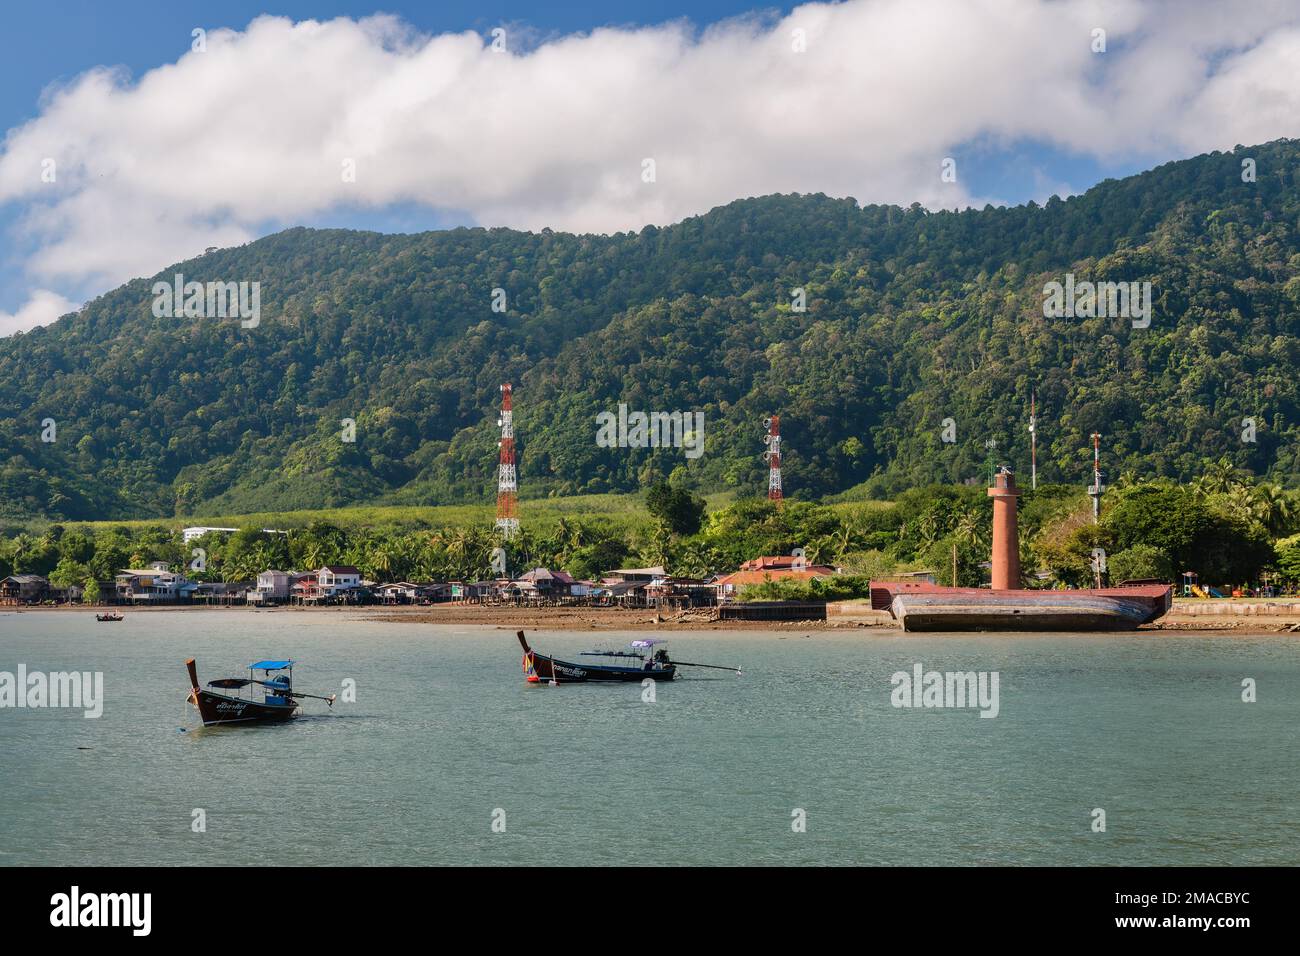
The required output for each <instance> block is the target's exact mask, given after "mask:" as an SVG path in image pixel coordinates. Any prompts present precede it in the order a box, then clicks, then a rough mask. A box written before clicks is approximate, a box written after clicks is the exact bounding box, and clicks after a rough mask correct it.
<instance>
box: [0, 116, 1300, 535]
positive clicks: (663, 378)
mask: <svg viewBox="0 0 1300 956" xmlns="http://www.w3.org/2000/svg"><path fill="white" fill-rule="evenodd" d="M1245 156H1250V157H1252V158H1253V159H1255V160H1256V163H1257V168H1258V179H1257V181H1255V182H1250V183H1245V182H1243V181H1242V179H1241V175H1240V171H1241V160H1242V158H1243V157H1245ZM178 272H179V273H182V274H183V275H184V276H185V278H186V279H187V280H190V281H199V282H206V281H218V280H220V281H257V282H260V283H261V298H262V310H263V314H262V317H261V321H260V324H259V325H258V326H257V327H256V328H253V329H244V328H241V327H240V325H239V323H238V322H235V321H229V320H219V319H158V318H155V317H154V316H153V314H152V311H151V304H152V285H153V282H154V281H155V280H157V279H162V280H166V281H170V279H171V278H172V276H173V275H174V274H175V273H178ZM1067 273H1072V274H1074V275H1076V276H1077V277H1078V278H1079V279H1080V280H1089V281H1105V280H1112V281H1125V282H1148V281H1149V282H1150V283H1151V284H1152V290H1153V291H1152V295H1153V315H1152V321H1151V324H1150V327H1149V328H1134V327H1133V325H1132V323H1131V322H1130V321H1129V320H1127V319H1123V318H1072V317H1064V318H1045V317H1044V315H1043V307H1042V306H1043V289H1044V286H1045V284H1046V283H1048V282H1052V281H1061V280H1062V278H1063V277H1064V276H1065V275H1066V274H1067ZM495 289H500V290H503V291H504V294H505V303H506V310H505V311H504V312H494V311H493V310H492V303H493V301H494V297H493V290H495ZM796 289H802V290H804V295H805V297H806V310H805V311H795V309H794V307H793V304H792V303H793V299H792V295H793V292H794V290H796ZM1297 333H1300V144H1297V143H1296V142H1294V141H1277V142H1274V143H1271V144H1268V145H1264V146H1258V147H1251V148H1249V149H1247V148H1244V147H1241V148H1238V149H1237V150H1235V151H1233V152H1231V153H1213V154H1209V155H1206V156H1201V157H1198V158H1195V159H1191V160H1187V161H1183V162H1177V163H1169V164H1166V165H1164V166H1161V167H1159V168H1157V169H1154V170H1151V171H1150V172H1147V173H1144V174H1142V175H1139V176H1133V177H1130V178H1127V179H1123V180H1118V181H1107V182H1104V183H1101V184H1100V185H1098V186H1096V187H1094V188H1093V189H1090V190H1089V191H1088V192H1087V193H1085V194H1083V195H1080V196H1073V197H1070V198H1069V199H1067V200H1060V199H1057V198H1053V199H1052V200H1051V201H1049V202H1048V203H1047V204H1046V205H1045V206H1038V205H1036V204H1034V203H1030V204H1028V205H1026V206H1019V207H1014V208H993V207H986V208H984V209H982V210H967V211H963V212H936V213H929V212H927V211H925V210H924V209H922V208H921V207H919V206H913V207H911V208H909V209H901V208H898V207H893V206H866V207H860V206H859V205H858V204H857V203H856V202H855V201H853V200H852V199H831V198H827V197H825V196H821V195H812V196H768V197H763V198H758V199H746V200H741V201H738V202H734V203H732V204H730V205H727V206H724V207H720V208H717V209H714V210H713V211H711V212H709V213H708V214H706V215H703V216H698V217H695V218H692V219H688V220H686V221H684V222H681V223H678V224H676V225H673V226H670V227H666V228H662V229H657V228H654V227H647V228H646V229H644V230H642V231H640V232H639V233H621V234H617V235H609V236H597V235H567V234H562V233H555V232H552V231H550V230H543V231H542V232H540V233H521V232H517V231H513V230H508V229H456V230H451V231H445V232H430V233H423V234H419V235H379V234H374V233H363V232H353V231H344V230H310V229H292V230H289V231H287V232H283V233H280V234H277V235H274V236H270V237H268V238H265V239H262V240H259V241H257V242H253V243H250V244H248V245H245V246H242V247H239V248H232V249H224V250H218V251H215V252H212V253H210V254H208V255H205V256H202V257H200V258H197V259H194V260H191V261H188V262H183V263H180V264H178V265H176V266H174V267H172V268H169V269H167V270H165V271H164V272H163V273H161V274H160V276H158V277H154V278H151V279H140V280H136V281H133V282H130V283H128V284H126V285H124V286H122V287H121V288H119V289H116V290H114V291H112V292H110V293H108V294H106V295H104V296H101V297H100V298H98V299H96V300H94V301H93V302H91V303H89V304H88V305H87V306H85V307H84V308H83V309H82V310H81V311H79V312H77V313H75V314H73V315H69V316H65V317H64V318H63V319H61V320H60V321H59V322H57V323H55V324H54V325H52V326H49V327H46V328H42V329H36V330H34V331H32V332H29V333H27V334H23V335H17V336H13V337H10V338H7V339H3V340H0V509H2V510H0V514H4V515H10V516H33V515H34V516H44V517H48V518H52V519H73V518H101V519H102V518H117V517H122V518H125V517H159V516H166V515H174V514H175V515H180V514H196V513H205V512H206V513H248V512H251V511H257V510H277V509H291V508H303V507H309V508H317V507H332V506H336V505H340V504H344V503H355V502H379V501H382V502H391V503H396V504H411V503H420V504H426V503H427V504H438V503H446V502H457V501H482V500H486V499H487V498H488V497H490V496H491V495H492V493H493V491H494V488H495V482H494V477H495V468H496V441H497V431H496V425H495V419H496V407H497V403H498V401H499V394H500V393H499V391H498V387H499V385H500V383H502V382H505V381H510V382H512V383H513V384H514V386H515V392H514V396H515V408H516V412H515V423H516V434H517V443H518V447H519V474H520V487H521V494H522V495H524V496H525V497H528V496H543V495H552V494H554V495H569V494H577V493H599V492H604V491H618V490H623V491H628V490H634V489H637V488H642V487H646V486H648V485H649V484H650V483H651V482H652V481H654V480H655V479H656V478H661V477H665V476H667V475H669V474H670V473H672V472H674V471H675V470H677V469H680V468H684V469H685V470H686V472H687V473H688V475H689V478H690V481H691V483H692V484H693V486H694V487H695V488H697V489H699V490H701V491H712V490H719V489H734V490H736V491H737V492H739V493H741V494H742V495H749V494H758V493H761V491H762V489H763V488H764V487H765V481H764V478H765V471H764V467H765V466H764V463H763V461H762V460H761V458H760V453H761V451H762V450H763V446H762V443H761V438H762V431H763V429H762V421H763V418H764V417H765V416H766V415H769V414H772V413H777V412H779V413H780V415H781V420H782V430H783V435H784V440H785V444H784V447H783V451H784V467H785V483H786V489H787V494H788V495H792V496H794V497H800V496H803V497H809V498H813V497H819V496H822V495H826V494H829V493H834V492H838V491H844V490H846V489H853V490H852V491H851V494H853V495H857V496H859V497H892V496H894V495H895V494H897V493H898V492H900V491H903V490H905V489H908V488H914V487H920V486H924V485H927V484H931V483H933V482H944V483H955V482H960V481H964V480H967V479H972V478H973V479H980V478H982V477H983V476H984V475H985V474H986V467H987V459H988V458H989V457H990V451H989V449H988V446H987V444H986V443H987V442H989V441H992V442H995V443H996V452H995V453H994V454H996V456H997V457H999V458H1002V459H1005V460H1007V461H1010V462H1012V463H1013V464H1017V465H1020V466H1021V470H1022V472H1023V465H1024V463H1025V462H1026V461H1027V459H1028V447H1027V445H1028V437H1029V436H1028V433H1027V431H1026V428H1025V422H1026V417H1027V411H1028V406H1029V399H1030V393H1031V390H1032V391H1036V393H1037V399H1038V412H1039V417H1038V421H1039V432H1038V434H1039V471H1040V476H1041V477H1042V478H1043V479H1044V480H1046V481H1055V482H1065V483H1068V484H1070V485H1072V486H1075V487H1077V486H1078V485H1080V484H1083V483H1086V481H1087V472H1088V467H1089V456H1090V451H1089V440H1088V435H1089V434H1090V433H1091V432H1092V431H1094V430H1100V431H1101V432H1102V433H1103V435H1104V442H1105V453H1106V460H1107V462H1108V463H1109V468H1108V471H1110V472H1111V473H1112V474H1113V476H1115V477H1118V476H1119V475H1121V474H1132V475H1134V476H1138V477H1159V476H1165V477H1171V478H1176V479H1181V480H1189V479H1191V478H1192V477H1194V476H1196V475H1198V474H1200V472H1201V470H1202V465H1203V463H1204V462H1205V461H1207V460H1219V459H1221V458H1223V457H1224V456H1227V459H1228V461H1229V465H1230V467H1232V468H1238V469H1245V470H1247V471H1249V472H1251V473H1253V474H1255V475H1259V476H1265V475H1266V476H1268V477H1270V478H1271V479H1273V480H1275V481H1279V482H1282V483H1283V484H1285V485H1288V486H1289V485H1294V484H1295V483H1296V479H1297V477H1298V476H1300V401H1298V399H1297V394H1298V393H1297V388H1298V386H1297V382H1296V378H1295V374H1294V370H1295V368H1296V366H1297V364H1298V363H1300V338H1298V336H1297ZM619 403H625V404H626V405H627V406H628V408H629V409H632V410H643V411H645V412H654V411H660V412H674V411H699V412H701V413H703V415H704V422H705V426H704V440H705V451H704V454H703V455H702V456H701V457H698V458H687V457H686V455H685V453H684V451H683V449H681V448H651V447H646V448H638V447H601V446H600V445H598V444H597V443H596V441H595V434H596V428H597V426H596V418H595V416H596V415H597V414H598V413H600V412H602V411H613V410H615V409H616V408H617V406H618V404H619ZM47 419H50V420H53V422H54V425H55V433H54V434H53V436H52V437H54V440H53V441H43V440H42V436H43V434H48V431H47V428H46V426H45V425H44V424H43V423H44V422H45V421H46V420H47ZM344 419H351V420H353V421H354V422H355V426H356V432H355V441H344V440H343V439H342V437H341V436H342V434H343V427H344V426H343V420H344ZM946 419H951V420H952V425H953V431H952V432H950V434H951V437H953V438H954V439H955V440H953V441H945V440H944V432H945V426H944V422H945V420H946ZM1247 420H1249V423H1247ZM948 533H952V532H951V531H946V532H945V534H948ZM951 543H952V542H949V544H950V545H951ZM949 550H951V547H950V548H949Z"/></svg>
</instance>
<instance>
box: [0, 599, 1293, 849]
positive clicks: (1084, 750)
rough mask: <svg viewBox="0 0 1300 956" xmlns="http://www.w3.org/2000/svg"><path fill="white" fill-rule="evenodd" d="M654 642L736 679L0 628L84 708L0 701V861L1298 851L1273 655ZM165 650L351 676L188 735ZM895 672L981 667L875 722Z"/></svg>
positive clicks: (381, 644) (269, 628)
mask: <svg viewBox="0 0 1300 956" xmlns="http://www.w3.org/2000/svg"><path fill="white" fill-rule="evenodd" d="M634 636H636V635H634V634H631V633H625V634H604V633H602V634H574V633H564V632H540V631H539V632H536V633H535V634H533V635H532V640H533V644H534V646H536V647H538V648H540V649H542V650H543V651H547V652H554V653H557V654H560V655H565V654H574V653H576V652H577V651H580V650H584V649H588V648H589V647H591V646H593V645H602V646H608V645H612V644H617V643H621V642H625V641H626V640H630V639H631V638H632V637H634ZM642 636H644V635H642ZM668 636H669V637H671V638H673V640H672V643H671V645H670V646H671V648H672V649H673V651H674V652H675V654H676V655H677V656H678V657H680V658H682V659H685V660H696V661H705V662H720V663H733V662H740V663H743V664H744V665H745V666H744V675H743V676H742V677H739V678H737V677H736V676H735V675H733V674H729V673H726V672H719V671H712V672H710V671H697V672H694V673H692V674H690V675H689V677H690V679H682V680H678V681H676V682H673V683H671V684H664V685H660V686H658V687H657V700H656V701H655V702H654V703H646V702H643V700H642V689H641V687H640V685H631V686H618V687H614V686H568V687H559V688H550V687H545V686H540V687H538V686H528V685H526V684H525V683H524V681H523V679H522V674H521V672H520V668H519V658H520V652H519V648H518V645H517V643H516V642H515V638H514V636H513V633H511V632H510V631H505V630H496V629H491V628H483V627H432V626H424V625H414V624H383V623H377V622H368V621H358V620H356V619H355V618H354V615H352V614H349V613H346V612H341V613H339V614H338V615H337V616H336V617H335V616H329V615H321V614H302V613H287V612H272V613H258V614H254V613H248V612H242V611H229V612H222V611H212V612H197V613H196V612H176V613H148V614H141V613H137V614H131V613H130V612H128V613H127V619H126V621H125V622H123V623H121V624H96V623H95V621H94V620H93V616H92V615H91V614H80V613H77V614H65V613H55V614H50V613H23V614H17V613H0V671H11V672H12V671H15V670H16V669H17V665H18V664H19V663H22V664H25V665H26V666H27V668H28V669H29V671H30V670H41V671H59V670H71V669H77V670H92V671H95V670H99V671H103V672H104V680H105V685H106V686H105V697H106V703H105V709H104V715H103V717H102V718H100V719H98V720H88V719H85V718H83V717H82V716H81V714H80V712H71V711H56V710H39V711H38V710H28V709H24V710H10V709H6V710H0V781H2V782H3V785H2V786H0V863H3V864H8V865H16V864H37V863H43V864H110V865H111V864H177V865H182V864H195V863H210V864H250V863H285V864H476V863H477V864H613V863H633V864H660V863H663V864H846V863H865V864H921V865H929V864H972V865H974V864H1007V863H1026V864H1062V865H1071V864H1126V865H1134V864H1138V865H1141V864H1292V865H1293V864H1296V863H1300V814H1298V813H1297V810H1298V808H1300V807H1298V804H1300V759H1297V756H1298V754H1300V748H1298V747H1297V736H1298V730H1300V640H1297V638H1296V637H1294V636H1281V635H1280V636H1276V637H1233V636H1173V637H1149V636H1141V637H1139V636H1120V637H1115V636H1014V637H1012V636H1005V637H1004V636H933V637H917V636H909V637H903V636H901V635H896V634H892V633H882V632H846V633H832V634H827V633H813V634H812V635H811V636H805V635H804V634H803V633H801V632H799V633H796V632H791V633H788V634H782V633H775V632H761V633H739V632H696V633H688V634H677V635H668ZM189 656H194V657H196V658H197V659H198V665H199V677H200V679H201V680H204V681H207V680H210V679H212V678H215V677H218V676H227V675H234V676H241V675H243V674H244V671H243V666H244V665H246V664H247V663H248V662H249V661H251V660H256V659H259V658H263V657H281V656H292V657H293V658H294V659H296V660H300V661H301V662H302V664H301V666H300V667H299V668H298V669H296V670H295V677H296V679H297V683H298V687H299V689H300V690H304V691H311V692H315V691H319V692H321V693H331V692H337V691H339V690H340V687H341V683H342V681H343V680H344V679H345V678H351V679H353V680H355V681H356V686H357V702H356V703H354V704H343V703H339V704H337V705H335V707H334V709H333V711H329V710H328V709H326V707H325V705H324V704H321V703H316V702H308V703H307V707H306V710H307V716H306V717H305V718H304V719H300V720H298V721H295V722H292V723H290V724H287V725H283V726H273V727H244V728H216V729H197V728H198V724H197V719H196V716H195V714H194V711H193V709H192V708H190V707H189V706H188V705H187V704H186V703H185V696H186V693H187V690H188V688H187V678H186V675H185V668H184V665H183V662H184V660H185V658H186V657H189ZM917 661H920V662H922V663H923V664H924V665H925V667H926V669H927V670H929V669H935V670H941V671H965V670H976V671H997V672H998V674H999V692H1000V695H999V696H1000V714H999V716H998V717H997V718H995V719H984V718H980V717H979V716H978V715H977V712H975V711H973V710H964V711H953V710H905V709H896V708H894V707H892V706H891V704H890V692H891V689H892V688H891V684H890V676H891V674H893V673H894V672H895V671H898V670H910V669H911V668H912V665H913V664H914V663H916V662H917ZM1247 677H1249V678H1253V679H1254V680H1255V681H1256V682H1257V686H1258V702H1257V703H1252V704H1247V703H1243V702H1242V700H1241V681H1242V679H1243V678H1247ZM182 727H185V728H188V731H187V732H184V733H182V732H180V728H182ZM83 748H85V749H83ZM1098 807H1100V808H1103V809H1104V810H1105V811H1106V832H1105V833H1093V832H1091V828H1090V825H1091V822H1092V816H1091V812H1092V810H1093V809H1094V808H1098ZM196 808H202V809H203V810H204V811H205V813H206V824H207V830H206V832H203V833H195V832H193V831H192V829H191V821H192V819H193V810H194V809H196ZM498 810H500V811H503V812H504V822H505V832H503V833H497V832H493V829H492V822H493V818H494V812H495V811H498ZM796 810H802V811H804V813H805V814H806V832H802V833H797V832H794V830H793V829H792V826H791V823H792V820H793V817H792V814H793V813H794V812H795V811H796ZM497 819H498V820H500V819H501V815H500V814H497Z"/></svg>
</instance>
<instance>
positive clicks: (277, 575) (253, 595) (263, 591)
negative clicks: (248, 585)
mask: <svg viewBox="0 0 1300 956" xmlns="http://www.w3.org/2000/svg"><path fill="white" fill-rule="evenodd" d="M289 577H290V575H289V572H288V571H276V570H275V569H274V568H268V569H267V570H265V571H263V572H262V573H261V574H259V575H258V576H257V586H256V587H255V588H254V589H253V590H252V591H249V592H248V603H249V604H284V603H285V602H286V601H288V600H289V583H290V581H289Z"/></svg>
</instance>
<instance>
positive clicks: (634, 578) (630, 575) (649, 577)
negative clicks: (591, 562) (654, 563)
mask: <svg viewBox="0 0 1300 956" xmlns="http://www.w3.org/2000/svg"><path fill="white" fill-rule="evenodd" d="M667 574H668V572H667V570H665V569H664V568H662V567H654V568H617V569H615V570H613V571H606V572H605V573H604V574H603V575H602V576H601V579H600V580H601V583H602V584H624V583H628V582H635V583H639V584H649V583H650V582H651V581H653V580H654V579H655V578H662V577H664V576H665V575H667Z"/></svg>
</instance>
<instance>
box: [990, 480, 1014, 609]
mask: <svg viewBox="0 0 1300 956" xmlns="http://www.w3.org/2000/svg"><path fill="white" fill-rule="evenodd" d="M989 497H990V498H992V499H993V559H992V563H993V590H995V591H1008V590H1013V589H1016V590H1018V589H1019V588H1020V535H1019V534H1018V532H1017V531H1016V499H1017V498H1019V497H1020V490H1019V489H1018V488H1016V476H1015V475H1013V474H1012V473H1011V469H1010V468H1008V467H1007V466H1006V465H1003V466H1001V467H1000V468H999V469H998V473H997V474H996V475H995V476H994V477H993V487H992V488H990V489H989Z"/></svg>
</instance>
